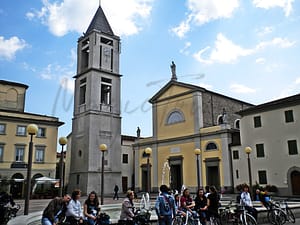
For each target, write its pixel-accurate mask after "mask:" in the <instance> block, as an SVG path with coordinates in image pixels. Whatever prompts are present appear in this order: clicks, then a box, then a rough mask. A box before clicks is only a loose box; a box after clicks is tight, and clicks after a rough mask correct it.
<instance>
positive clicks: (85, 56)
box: [81, 39, 90, 69]
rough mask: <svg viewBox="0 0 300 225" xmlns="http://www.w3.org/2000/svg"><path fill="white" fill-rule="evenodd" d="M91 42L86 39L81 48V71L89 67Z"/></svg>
mask: <svg viewBox="0 0 300 225" xmlns="http://www.w3.org/2000/svg"><path fill="white" fill-rule="evenodd" d="M89 53H90V40H89V39H86V40H84V41H83V42H82V46H81V69H85V68H87V67H88V66H89Z"/></svg>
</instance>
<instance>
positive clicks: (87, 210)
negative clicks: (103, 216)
mask: <svg viewBox="0 0 300 225" xmlns="http://www.w3.org/2000/svg"><path fill="white" fill-rule="evenodd" d="M99 211H100V208H99V199H98V196H97V194H96V192H95V191H92V192H91V193H90V194H89V195H88V198H87V200H85V202H84V205H83V213H84V216H85V217H86V220H87V224H88V225H94V224H95V221H96V220H97V215H98V213H99Z"/></svg>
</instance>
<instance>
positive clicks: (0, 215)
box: [0, 191, 15, 224]
mask: <svg viewBox="0 0 300 225" xmlns="http://www.w3.org/2000/svg"><path fill="white" fill-rule="evenodd" d="M7 204H10V205H11V206H14V205H15V202H14V200H13V198H12V196H11V195H10V194H8V193H7V192H5V191H2V192H1V193H0V224H1V223H2V221H3V220H4V214H5V210H6V209H5V206H6V205H7Z"/></svg>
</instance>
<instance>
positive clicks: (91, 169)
mask: <svg viewBox="0 0 300 225" xmlns="http://www.w3.org/2000/svg"><path fill="white" fill-rule="evenodd" d="M99 4H101V2H100V1H99ZM119 55H120V38H119V37H118V36H116V35H115V34H114V33H113V30H112V29H111V26H110V24H109V22H108V20H107V18H106V16H105V14H104V12H103V10H102V8H101V5H99V7H98V9H97V11H96V13H95V15H94V17H93V19H92V21H91V23H90V24H89V26H88V28H87V30H86V32H85V33H84V34H83V36H81V37H80V38H79V39H78V44H77V74H76V75H75V77H74V78H75V94H74V113H73V124H72V146H71V157H72V160H71V166H70V171H71V172H70V183H69V186H70V190H72V189H73V188H80V189H81V191H82V192H83V194H88V193H89V192H91V191H92V190H95V191H96V192H98V193H100V186H101V185H100V183H99V181H100V180H101V179H100V177H101V173H102V171H101V170H102V168H103V167H102V165H101V160H100V159H101V152H100V151H99V145H100V144H106V145H107V152H106V153H105V164H104V177H105V183H104V193H105V194H106V193H109V192H110V189H111V187H112V186H114V185H115V184H118V185H119V186H120V185H121V183H120V182H121V165H120V160H121V113H120V111H121V110H120V98H121V97H120V93H121V91H120V89H121V88H120V87H121V75H120V74H119ZM103 154H104V153H103Z"/></svg>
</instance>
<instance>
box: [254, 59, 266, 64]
mask: <svg viewBox="0 0 300 225" xmlns="http://www.w3.org/2000/svg"><path fill="white" fill-rule="evenodd" d="M265 62H266V59H265V58H257V59H256V60H255V63H257V64H265Z"/></svg>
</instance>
